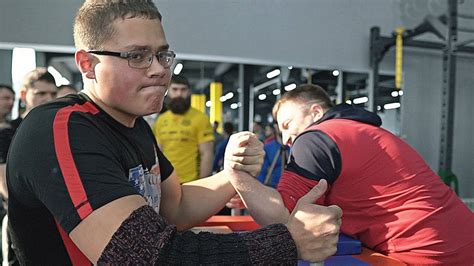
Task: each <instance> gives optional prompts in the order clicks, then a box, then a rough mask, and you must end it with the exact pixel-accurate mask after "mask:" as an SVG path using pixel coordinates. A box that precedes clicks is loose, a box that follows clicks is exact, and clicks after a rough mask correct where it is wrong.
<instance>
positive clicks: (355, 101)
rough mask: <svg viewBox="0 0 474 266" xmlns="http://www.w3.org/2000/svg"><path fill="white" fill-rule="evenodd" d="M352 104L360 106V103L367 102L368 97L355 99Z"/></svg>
mask: <svg viewBox="0 0 474 266" xmlns="http://www.w3.org/2000/svg"><path fill="white" fill-rule="evenodd" d="M352 101H353V102H354V104H361V103H366V102H368V101H369V97H365V96H364V97H360V98H355V99H354V100H352Z"/></svg>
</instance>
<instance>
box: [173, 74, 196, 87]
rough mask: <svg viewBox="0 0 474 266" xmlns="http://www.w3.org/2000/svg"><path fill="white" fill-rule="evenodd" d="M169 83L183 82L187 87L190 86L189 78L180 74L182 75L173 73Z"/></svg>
mask: <svg viewBox="0 0 474 266" xmlns="http://www.w3.org/2000/svg"><path fill="white" fill-rule="evenodd" d="M171 83H174V84H183V85H186V86H188V88H191V86H190V85H189V80H188V79H187V78H186V77H185V76H182V75H173V76H172V77H171Z"/></svg>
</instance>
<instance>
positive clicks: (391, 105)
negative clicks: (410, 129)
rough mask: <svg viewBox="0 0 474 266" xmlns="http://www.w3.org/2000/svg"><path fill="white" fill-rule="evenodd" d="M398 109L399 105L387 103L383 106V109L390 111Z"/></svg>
mask: <svg viewBox="0 0 474 266" xmlns="http://www.w3.org/2000/svg"><path fill="white" fill-rule="evenodd" d="M397 108H400V103H387V104H384V106H383V109H385V110H390V109H397Z"/></svg>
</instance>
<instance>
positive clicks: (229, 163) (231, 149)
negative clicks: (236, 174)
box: [224, 131, 265, 177]
mask: <svg viewBox="0 0 474 266" xmlns="http://www.w3.org/2000/svg"><path fill="white" fill-rule="evenodd" d="M264 156H265V152H264V151H263V143H262V142H261V141H260V140H258V138H257V136H256V135H255V134H253V133H252V132H248V131H243V132H239V133H236V134H233V135H232V136H230V138H229V143H228V144H227V147H226V149H225V155H224V169H225V170H240V171H245V172H247V173H249V174H250V175H252V176H254V177H256V176H258V174H259V173H260V169H261V168H262V163H263V158H264Z"/></svg>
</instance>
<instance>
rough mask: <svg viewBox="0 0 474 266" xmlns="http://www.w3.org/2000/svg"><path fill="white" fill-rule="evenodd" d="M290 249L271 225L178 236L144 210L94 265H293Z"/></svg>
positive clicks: (284, 234)
mask: <svg viewBox="0 0 474 266" xmlns="http://www.w3.org/2000/svg"><path fill="white" fill-rule="evenodd" d="M296 262H297V251H296V245H295V243H294V241H293V239H292V238H291V235H290V233H289V232H288V230H287V228H286V227H285V226H284V225H282V224H275V225H271V226H268V227H265V228H263V229H259V230H256V231H253V232H248V233H233V234H212V233H208V232H201V233H199V234H195V233H192V232H189V231H188V232H184V233H182V234H181V233H178V232H177V230H176V227H175V226H171V225H168V224H167V223H166V221H165V220H164V219H163V218H162V217H161V216H159V215H158V214H156V212H154V211H153V209H152V208H151V207H149V206H143V207H141V208H139V209H137V210H135V211H134V212H133V213H132V214H131V215H130V217H128V218H127V219H126V220H125V221H124V222H123V223H122V225H121V226H120V228H119V229H118V230H117V231H116V232H115V234H114V235H113V236H112V239H111V240H110V242H109V243H108V244H107V246H106V247H105V249H104V251H103V252H102V255H101V257H100V258H99V261H98V264H120V265H129V264H135V265H157V264H163V265H170V264H182V265H198V264H199V265H202V264H214V265H235V264H240V265H242V264H244V265H249V264H282V265H284V264H288V265H290V264H291V265H296Z"/></svg>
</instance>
